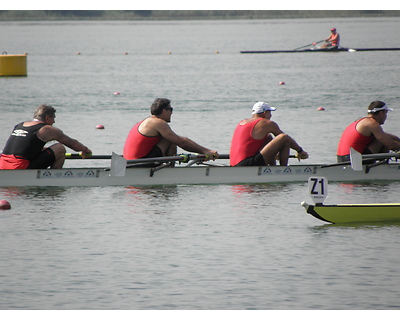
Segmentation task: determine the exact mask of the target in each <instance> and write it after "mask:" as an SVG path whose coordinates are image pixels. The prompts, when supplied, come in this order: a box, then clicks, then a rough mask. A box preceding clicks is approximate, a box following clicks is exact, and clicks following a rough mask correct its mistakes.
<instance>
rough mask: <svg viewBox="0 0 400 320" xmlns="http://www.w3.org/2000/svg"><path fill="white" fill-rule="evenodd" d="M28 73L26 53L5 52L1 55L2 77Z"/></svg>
mask: <svg viewBox="0 0 400 320" xmlns="http://www.w3.org/2000/svg"><path fill="white" fill-rule="evenodd" d="M26 75H27V62H26V54H7V53H6V52H3V53H2V54H1V55H0V77H4V76H26Z"/></svg>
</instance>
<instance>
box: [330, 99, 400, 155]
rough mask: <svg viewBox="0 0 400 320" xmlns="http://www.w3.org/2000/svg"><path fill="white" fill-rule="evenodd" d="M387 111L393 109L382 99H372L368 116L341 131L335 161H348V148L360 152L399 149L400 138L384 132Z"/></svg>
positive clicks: (380, 151) (367, 152) (368, 152)
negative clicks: (383, 126)
mask: <svg viewBox="0 0 400 320" xmlns="http://www.w3.org/2000/svg"><path fill="white" fill-rule="evenodd" d="M388 111H393V109H390V108H388V106H387V105H386V104H385V103H384V102H382V101H373V102H371V104H370V105H369V107H368V116H367V117H365V118H361V119H358V120H357V121H355V122H353V123H351V124H350V125H349V126H347V128H346V129H345V130H344V131H343V133H342V136H341V138H340V140H339V145H338V149H337V153H336V155H337V161H338V162H344V161H350V155H349V154H350V148H353V149H355V150H356V151H358V152H359V153H361V154H371V153H382V152H384V153H386V152H388V151H389V150H399V149H400V138H399V137H397V136H395V135H394V134H391V133H387V132H384V131H383V129H382V125H383V124H384V123H385V121H386V118H387V113H388Z"/></svg>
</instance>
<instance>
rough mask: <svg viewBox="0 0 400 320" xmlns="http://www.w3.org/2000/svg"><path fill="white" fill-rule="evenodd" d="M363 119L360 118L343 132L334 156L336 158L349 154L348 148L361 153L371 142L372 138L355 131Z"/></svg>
mask: <svg viewBox="0 0 400 320" xmlns="http://www.w3.org/2000/svg"><path fill="white" fill-rule="evenodd" d="M362 119H365V118H361V119H359V120H357V121H355V122H353V123H350V125H348V126H347V128H346V129H345V130H344V131H343V133H342V137H341V138H340V140H339V145H338V149H337V152H336V154H337V155H338V156H345V155H348V154H350V147H352V148H353V149H355V150H357V151H358V152H360V153H363V152H364V150H365V148H366V147H367V145H368V144H370V143H371V142H372V140H373V139H374V136H372V135H371V136H369V137H366V136H363V135H362V134H361V133H359V132H358V131H357V130H356V126H357V124H358V123H359V122H360V121H361V120H362Z"/></svg>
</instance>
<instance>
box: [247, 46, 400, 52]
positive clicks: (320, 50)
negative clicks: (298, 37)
mask: <svg viewBox="0 0 400 320" xmlns="http://www.w3.org/2000/svg"><path fill="white" fill-rule="evenodd" d="M399 50H400V48H345V47H338V48H322V49H321V48H318V49H302V50H267V51H265V50H264V51H240V53H296V52H341V51H345V52H354V51H399Z"/></svg>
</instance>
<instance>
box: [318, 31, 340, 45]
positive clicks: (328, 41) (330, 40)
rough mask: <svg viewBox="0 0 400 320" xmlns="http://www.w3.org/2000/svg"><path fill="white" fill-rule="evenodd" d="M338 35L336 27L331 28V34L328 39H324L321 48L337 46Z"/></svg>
mask: <svg viewBox="0 0 400 320" xmlns="http://www.w3.org/2000/svg"><path fill="white" fill-rule="evenodd" d="M339 41H340V36H339V33H337V32H336V28H332V29H331V34H330V36H329V37H328V39H325V42H326V43H325V44H324V45H322V46H321V48H329V49H334V48H337V47H338V46H339Z"/></svg>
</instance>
